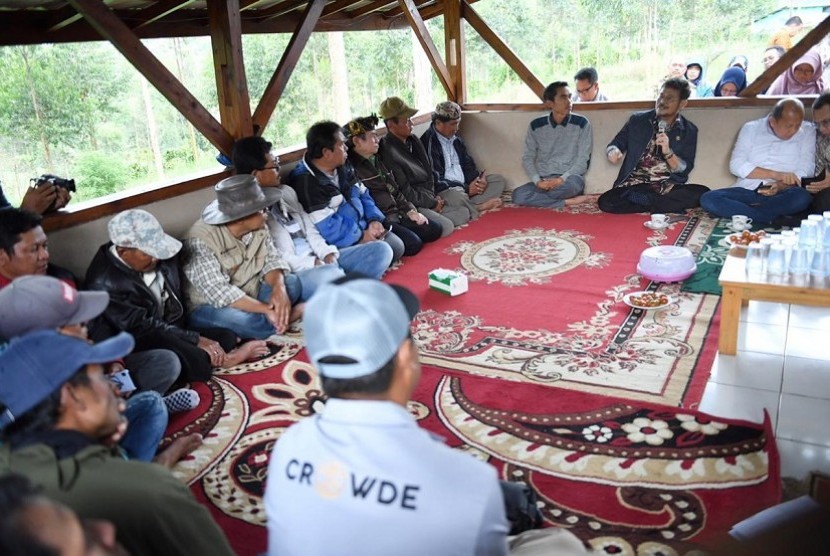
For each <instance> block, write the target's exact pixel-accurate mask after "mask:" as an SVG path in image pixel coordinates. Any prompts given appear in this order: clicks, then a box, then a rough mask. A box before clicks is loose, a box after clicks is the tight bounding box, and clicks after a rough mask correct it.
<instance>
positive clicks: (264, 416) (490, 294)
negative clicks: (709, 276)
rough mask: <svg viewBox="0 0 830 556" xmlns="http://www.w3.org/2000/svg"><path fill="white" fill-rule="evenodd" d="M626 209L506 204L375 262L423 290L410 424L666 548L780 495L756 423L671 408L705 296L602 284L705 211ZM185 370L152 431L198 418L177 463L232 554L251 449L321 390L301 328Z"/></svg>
mask: <svg viewBox="0 0 830 556" xmlns="http://www.w3.org/2000/svg"><path fill="white" fill-rule="evenodd" d="M586 212H592V211H591V210H590V209H587V210H586ZM642 220H643V218H642V217H641V216H638V215H632V216H611V215H603V214H590V215H589V214H581V215H580V214H575V213H565V212H553V211H544V210H534V209H506V210H502V211H498V212H495V213H491V214H487V215H484V216H483V217H482V219H481V221H480V222H478V223H476V224H474V225H473V226H470V227H467V228H465V229H462V230H459V231H457V232H456V233H454V234H453V235H452V236H450V237H448V238H445V239H444V240H441V241H439V242H438V243H437V244H433V245H430V246H428V247H427V248H426V249H425V250H424V252H423V253H422V254H420V255H419V256H418V257H416V258H414V259H411V260H407V261H406V263H405V264H404V265H403V266H402V267H401V268H400V269H398V270H396V271H394V272H392V273H390V275H389V277H388V280H389V281H391V282H396V283H401V284H405V285H407V286H409V287H410V288H411V289H413V291H415V293H416V294H417V295H418V296H419V297H420V299H421V302H422V312H421V314H420V315H419V316H418V317H417V318H416V321H415V322H414V324H413V333H414V337H415V338H416V341H417V342H418V343H419V346H420V347H421V350H422V360H423V361H424V373H423V378H422V381H421V384H420V386H419V388H418V390H417V391H416V392H415V395H414V396H413V401H412V402H411V403H410V411H411V412H412V413H413V415H415V416H416V417H417V418H418V419H419V422H420V423H421V425H422V426H424V427H426V428H428V429H430V430H432V431H434V432H436V433H438V434H440V435H442V436H444V437H445V438H447V441H448V444H450V445H451V446H453V447H456V448H458V449H461V450H465V451H467V452H469V453H470V454H471V455H472V456H474V457H478V458H480V459H482V460H484V461H488V462H489V463H491V464H492V465H494V466H495V467H496V468H497V469H499V471H500V473H501V476H502V478H504V479H506V480H514V481H516V480H519V481H525V482H527V483H528V484H530V485H531V486H532V487H533V488H534V489H535V490H536V491H537V492H538V493H539V496H540V500H541V501H542V503H543V508H542V510H543V513H544V515H545V519H546V521H547V522H548V523H549V524H553V525H559V526H563V527H568V528H570V529H571V530H572V531H573V532H574V533H575V534H576V535H578V536H579V537H580V538H582V539H583V540H585V541H587V542H589V543H590V544H591V545H593V546H595V547H596V548H599V549H602V550H604V551H605V552H607V553H611V554H640V553H643V554H658V553H659V554H667V555H668V554H683V553H685V552H687V551H688V550H689V549H690V548H691V547H694V546H699V545H704V546H706V545H711V543H713V542H714V541H715V540H716V539H717V538H718V537H719V536H720V535H722V534H724V533H725V532H726V531H727V530H728V529H729V527H730V526H731V525H732V524H733V523H735V522H737V521H739V520H740V519H742V518H743V517H746V516H748V515H751V514H753V513H755V512H756V511H758V510H760V509H762V508H764V507H767V506H770V505H772V504H774V503H776V502H777V501H778V499H779V497H780V485H779V483H780V480H779V479H780V477H779V475H780V474H779V469H778V455H777V452H776V449H775V443H774V441H773V439H772V434H771V430H770V426H769V423H764V424H763V425H754V424H751V423H740V422H734V421H728V420H722V419H717V418H713V417H709V416H706V415H703V414H700V413H698V412H695V411H694V410H691V409H678V408H677V406H678V405H685V406H687V407H689V406H694V405H695V404H696V403H697V402H698V401H699V398H700V394H701V392H702V387H703V384H705V381H706V378H707V377H708V372H709V368H710V366H711V361H712V357H713V354H714V344H715V343H716V337H717V322H716V320H714V319H713V314H714V311H715V308H716V306H717V301H718V299H717V297H715V296H706V295H702V294H682V293H678V288H677V285H669V286H661V291H668V292H670V293H671V295H673V296H674V297H675V299H676V302H675V303H674V304H673V306H672V307H671V308H670V309H669V310H666V311H660V312H643V311H638V310H631V309H629V308H628V307H627V306H625V305H624V304H622V303H621V302H620V299H621V298H622V296H623V295H624V294H625V293H626V292H630V291H636V290H640V289H646V287H647V286H649V284H648V283H647V282H646V281H643V280H641V279H640V278H639V277H638V276H637V275H636V274H635V271H634V268H635V266H636V262H637V259H638V257H639V253H640V252H641V251H642V249H644V248H645V247H647V246H649V245H650V244H652V243H675V242H677V243H683V244H688V245H690V246H692V247H694V246H700V245H703V244H704V243H705V240H706V238H707V237H708V232H707V230H711V225H712V222H711V221H708V220H707V219H705V218H704V219H697V218H693V219H692V220H691V222H690V223H689V224H688V225H684V224H683V223H678V224H675V225H674V228H673V229H669V230H666V231H665V233H663V232H652V231H650V230H647V229H646V228H644V227H643V226H642ZM438 266H442V267H444V268H453V269H456V268H459V269H464V270H465V272H467V273H468V274H469V276H470V291H469V293H467V294H465V295H462V296H459V297H455V298H450V297H445V296H443V294H440V293H437V292H434V291H429V290H428V288H427V272H428V271H429V270H431V269H432V268H435V267H438ZM197 388H198V389H199V391H200V394H202V399H203V401H202V405H201V407H199V408H198V409H197V410H195V411H192V412H189V413H188V414H185V415H180V416H177V417H176V418H175V419H174V420H173V422H172V423H171V429H170V433H171V437H172V436H176V435H179V434H183V433H185V432H189V431H200V432H202V433H203V434H205V436H206V441H205V444H204V446H203V447H202V448H200V449H199V450H197V451H196V452H195V453H194V454H193V456H192V457H190V458H189V459H187V460H186V461H183V462H182V463H181V464H180V465H179V466H178V467H177V468H176V470H175V472H176V473H177V475H178V476H179V477H180V478H181V479H182V480H184V481H186V482H188V483H189V484H190V485H191V486H192V488H193V491H194V493H195V494H196V496H197V497H198V498H199V499H200V500H202V501H203V502H204V503H205V504H207V505H208V506H209V507H210V508H211V511H212V512H213V514H214V516H215V517H216V519H217V521H218V522H219V523H220V525H221V526H222V527H223V528H224V530H225V531H226V532H227V534H228V536H229V538H230V539H231V542H232V544H233V546H234V548H235V549H236V550H237V551H238V553H239V554H243V555H248V554H258V553H260V552H262V551H264V550H265V548H266V530H265V528H264V527H263V526H262V525H263V524H264V522H265V515H264V511H263V505H262V500H261V496H262V493H263V489H264V484H265V479H266V472H267V464H268V454H269V453H270V451H271V450H272V449H273V448H274V445H275V443H276V441H277V440H278V439H279V436H280V434H281V433H282V431H283V430H285V428H286V427H288V426H290V425H291V424H292V423H294V422H296V421H298V420H300V419H303V418H305V417H308V416H309V415H312V414H313V413H315V412H317V411H319V410H320V409H322V407H323V406H324V404H325V398H324V396H323V395H322V393H321V391H320V386H319V382H318V380H317V377H316V374H315V373H314V371H313V369H312V368H311V366H310V365H309V364H308V363H307V358H306V356H305V352H304V351H303V350H302V347H301V338H299V337H298V338H297V342H296V343H292V344H289V345H286V346H285V347H284V348H283V350H282V351H281V352H280V353H278V354H276V355H275V356H273V357H271V358H269V359H268V360H265V361H261V362H257V363H249V364H246V365H242V366H240V367H237V368H234V369H231V370H228V371H223V372H221V373H219V374H217V377H216V378H215V379H214V380H213V381H212V382H211V383H209V384H207V385H197ZM598 394H605V396H602V395H598ZM609 396H611V397H609ZM657 404H663V405H657ZM672 406H674V407H672ZM197 416H198V418H197ZM321 534H322V532H321Z"/></svg>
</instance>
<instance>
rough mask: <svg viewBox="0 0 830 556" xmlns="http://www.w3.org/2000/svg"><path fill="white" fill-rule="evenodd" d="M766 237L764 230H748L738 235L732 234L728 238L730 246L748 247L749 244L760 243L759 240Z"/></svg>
mask: <svg viewBox="0 0 830 556" xmlns="http://www.w3.org/2000/svg"><path fill="white" fill-rule="evenodd" d="M765 235H767V233H766V232H765V231H764V230H760V231H757V232H750V231H749V230H744V231H743V232H741V233H740V234H732V235H731V236H729V242H730V243H731V244H732V245H749V244H750V243H755V242H758V241H761V238H762V237H764V236H765Z"/></svg>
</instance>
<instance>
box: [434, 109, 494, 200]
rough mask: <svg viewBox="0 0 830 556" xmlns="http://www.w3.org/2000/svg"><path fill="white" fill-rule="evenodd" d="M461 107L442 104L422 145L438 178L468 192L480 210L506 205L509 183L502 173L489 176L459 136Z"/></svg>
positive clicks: (435, 112)
mask: <svg viewBox="0 0 830 556" xmlns="http://www.w3.org/2000/svg"><path fill="white" fill-rule="evenodd" d="M460 125H461V107H460V106H459V105H458V104H456V103H454V102H453V101H451V100H446V101H444V102H439V103H438V105H437V106H436V107H435V111H434V112H433V113H432V125H430V126H429V128H428V129H427V130H426V131H425V132H424V134H423V135H421V143H423V144H424V148H425V149H426V151H427V156H429V160H430V162H431V163H432V167H433V168H434V169H435V172H436V173H437V174H438V177H439V178H441V179H442V180H444V181H445V182H447V183H448V184H449V185H450V187H460V188H462V189H464V191H465V192H466V193H467V195H468V196H469V197H470V201H472V202H473V203H475V205H476V208H477V209H478V210H480V211H485V210H490V209H494V208H498V207H500V206H501V205H502V200H501V194H502V193H503V192H504V187H505V185H506V182H505V180H504V178H503V177H502V176H500V175H498V174H489V175H485V173H484V170H481V171H479V170H478V167H477V166H476V161H475V160H473V157H472V156H470V153H469V151H467V145H466V144H465V143H464V141H463V140H462V139H461V137H460V136H459V135H458V128H459V126H460Z"/></svg>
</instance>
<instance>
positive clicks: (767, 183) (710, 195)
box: [700, 97, 816, 227]
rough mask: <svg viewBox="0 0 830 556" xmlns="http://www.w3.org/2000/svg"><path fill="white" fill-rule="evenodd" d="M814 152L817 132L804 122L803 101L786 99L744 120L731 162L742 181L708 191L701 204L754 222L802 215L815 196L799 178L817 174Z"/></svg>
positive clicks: (718, 213) (722, 214) (717, 212)
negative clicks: (763, 114) (758, 116)
mask: <svg viewBox="0 0 830 556" xmlns="http://www.w3.org/2000/svg"><path fill="white" fill-rule="evenodd" d="M815 152H816V136H815V131H814V129H813V126H812V125H811V124H810V123H807V122H804V105H803V104H802V103H801V101H800V100H798V99H797V98H794V97H788V98H783V99H781V100H780V101H778V103H777V104H776V105H775V107H774V108H773V109H772V112H771V113H770V115H769V116H767V117H764V118H761V119H759V120H753V121H751V122H747V123H745V124H744V126H743V127H742V128H741V132H740V133H739V134H738V141H737V142H736V143H735V148H734V149H733V150H732V158H731V159H730V161H729V170H730V171H731V172H732V174H734V175H735V176H736V177H737V178H738V181H736V182H735V183H733V184H732V186H731V187H727V188H724V189H716V190H714V191H709V192H707V193H704V194H703V196H702V197H701V198H700V206H701V207H703V208H704V209H706V210H707V211H709V212H710V213H712V214H714V215H715V216H720V217H726V218H728V217H731V216H733V215H736V214H743V215H746V216H748V217H750V218H752V222H753V225H754V226H756V227H765V226H769V225H771V224H773V223H774V222H776V221H777V222H780V221H781V219H783V218H785V217H787V216H789V215H794V214H798V213H799V212H801V211H803V210H804V209H806V208H807V207H808V206H809V205H810V202H811V201H812V197H811V195H810V193H809V192H808V191H807V190H806V189H805V188H803V187H801V178H803V177H806V176H812V175H813V172H814V170H815V160H814V157H815Z"/></svg>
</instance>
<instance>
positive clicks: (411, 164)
mask: <svg viewBox="0 0 830 556" xmlns="http://www.w3.org/2000/svg"><path fill="white" fill-rule="evenodd" d="M416 112H417V110H416V109H414V108H411V107H410V106H408V105H407V104H406V103H405V102H404V101H403V100H402V99H401V98H398V97H389V98H387V99H386V100H384V101H383V102H381V103H380V109H379V110H378V115H379V116H380V117H381V118H382V119H383V123H384V125H385V126H386V129H387V131H388V133H387V134H386V135H384V136H383V138H382V139H381V140H380V146H379V147H378V156H379V157H380V159H381V161H382V162H383V164H384V165H385V166H386V167H387V168H389V169H390V170H391V171H392V175H394V176H395V182H396V183H397V184H398V187H400V188H401V191H403V194H404V196H405V197H406V198H407V199H408V200H409V201H410V202H411V203H412V204H413V205H415V206H416V207H418V208H419V209H423V210H422V211H421V212H423V213H424V215H426V217H427V218H429V219H430V220H436V221H438V222H440V223H441V226H442V228H443V234H442V235H443V236H448V235H449V234H451V233H452V231H453V229H455V227H457V226H462V225H464V224H466V223H467V222H469V221H470V220H475V219H476V218H478V209H476V206H475V205H474V204H473V203H472V201H470V198H469V197H468V196H467V193H465V192H464V189H463V188H459V187H450V185H449V184H448V183H447V182H445V181H443V180H436V179H435V176H434V174H433V168H432V163H431V162H430V160H429V156H428V155H427V152H426V150H425V149H424V146H423V144H421V142H420V141H419V140H418V138H417V137H416V136H415V135H414V134H413V133H412V120H411V118H412V116H414V115H415V113H416Z"/></svg>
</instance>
